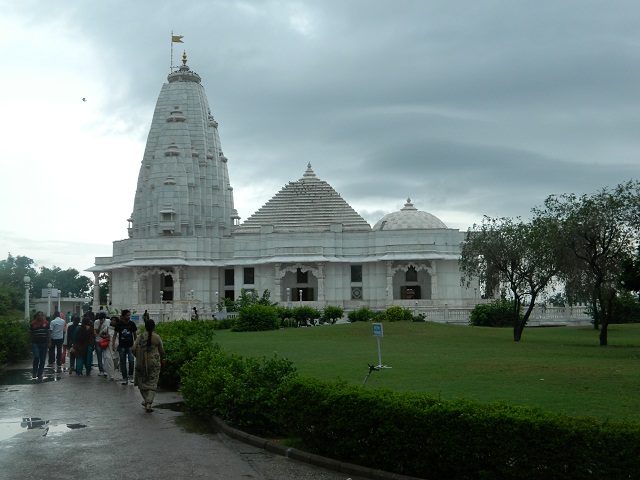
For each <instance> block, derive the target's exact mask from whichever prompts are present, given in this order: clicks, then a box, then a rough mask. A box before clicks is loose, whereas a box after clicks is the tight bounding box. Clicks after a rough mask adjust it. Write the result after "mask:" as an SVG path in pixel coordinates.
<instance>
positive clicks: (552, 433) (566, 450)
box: [278, 379, 640, 479]
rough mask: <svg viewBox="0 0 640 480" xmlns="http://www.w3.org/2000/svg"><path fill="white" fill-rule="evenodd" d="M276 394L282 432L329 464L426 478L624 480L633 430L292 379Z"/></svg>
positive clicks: (635, 453) (636, 434) (638, 432)
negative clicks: (349, 464)
mask: <svg viewBox="0 0 640 480" xmlns="http://www.w3.org/2000/svg"><path fill="white" fill-rule="evenodd" d="M278 395H279V396H280V398H281V401H280V402H281V403H282V404H286V405H287V415H286V416H283V422H284V423H285V424H286V427H287V431H288V432H289V434H290V435H291V436H292V437H298V438H300V441H301V444H302V446H303V448H305V449H307V450H310V451H313V452H314V453H318V454H320V455H325V456H328V457H331V458H334V459H337V460H341V461H346V462H352V463H357V464H359V465H363V466H368V467H373V468H378V469H382V470H387V471H392V472H395V473H399V474H404V475H411V476H417V477H420V478H427V479H429V478H433V479H466V478H469V479H470V478H474V479H482V478H486V479H495V478H501V479H540V478H544V479H555V478H557V479H583V478H632V476H633V475H635V474H637V473H638V469H639V468H640V465H639V462H638V458H640V426H639V425H637V424H614V423H605V422H600V421H597V420H594V419H584V418H570V417H561V416H552V415H548V414H544V413H542V412H540V411H538V410H535V409H530V408H525V407H511V406H506V405H502V404H489V405H483V404H478V403H474V402H467V401H457V402H443V401H441V400H439V399H437V398H435V397H430V396H426V395H416V394H399V393H394V392H391V391H387V390H380V389H379V390H365V389H363V388H360V387H353V386H346V385H344V384H341V383H336V384H328V383H326V382H320V381H316V380H313V379H296V380H292V381H291V382H289V383H288V384H287V385H286V386H284V387H283V388H282V389H281V390H280V391H279V392H278Z"/></svg>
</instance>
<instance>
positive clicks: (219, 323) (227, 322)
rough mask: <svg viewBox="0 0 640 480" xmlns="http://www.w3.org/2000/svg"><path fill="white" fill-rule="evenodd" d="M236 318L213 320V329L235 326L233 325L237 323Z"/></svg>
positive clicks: (226, 328) (225, 328)
mask: <svg viewBox="0 0 640 480" xmlns="http://www.w3.org/2000/svg"><path fill="white" fill-rule="evenodd" d="M235 322H236V319H235V318H230V317H227V318H221V319H218V320H214V322H213V329H214V330H228V329H230V328H233V326H234V325H235Z"/></svg>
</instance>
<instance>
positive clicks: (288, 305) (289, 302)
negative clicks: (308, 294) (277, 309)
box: [287, 287, 291, 308]
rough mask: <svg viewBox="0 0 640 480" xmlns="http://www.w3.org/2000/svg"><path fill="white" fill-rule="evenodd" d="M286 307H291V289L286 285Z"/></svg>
mask: <svg viewBox="0 0 640 480" xmlns="http://www.w3.org/2000/svg"><path fill="white" fill-rule="evenodd" d="M287 308H291V289H290V288H289V287H287Z"/></svg>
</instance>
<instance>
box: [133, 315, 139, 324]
mask: <svg viewBox="0 0 640 480" xmlns="http://www.w3.org/2000/svg"><path fill="white" fill-rule="evenodd" d="M138 320H140V315H131V321H132V322H136V323H137V322H138Z"/></svg>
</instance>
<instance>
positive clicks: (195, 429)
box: [175, 413, 220, 435]
mask: <svg viewBox="0 0 640 480" xmlns="http://www.w3.org/2000/svg"><path fill="white" fill-rule="evenodd" d="M175 422H176V425H178V426H179V427H180V428H182V429H183V430H184V431H185V432H188V433H199V434H201V435H202V434H210V435H211V434H216V433H220V430H219V429H218V427H216V425H215V424H214V423H213V422H212V421H211V419H209V418H206V417H198V416H197V415H193V414H190V413H183V414H182V415H180V416H179V417H176V419H175Z"/></svg>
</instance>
